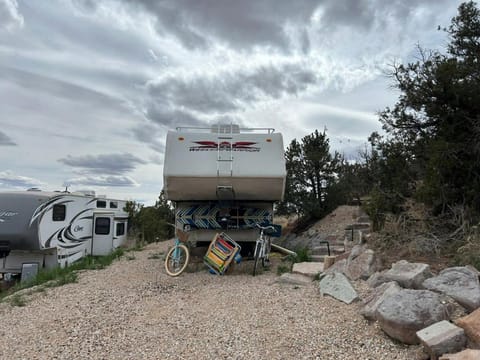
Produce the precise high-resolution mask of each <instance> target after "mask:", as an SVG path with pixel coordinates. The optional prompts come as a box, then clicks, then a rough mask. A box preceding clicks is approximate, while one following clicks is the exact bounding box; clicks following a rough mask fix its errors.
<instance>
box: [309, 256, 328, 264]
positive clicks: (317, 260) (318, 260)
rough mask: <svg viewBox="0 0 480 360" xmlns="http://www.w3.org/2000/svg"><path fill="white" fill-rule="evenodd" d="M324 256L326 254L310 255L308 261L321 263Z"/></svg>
mask: <svg viewBox="0 0 480 360" xmlns="http://www.w3.org/2000/svg"><path fill="white" fill-rule="evenodd" d="M325 256H327V255H310V261H311V262H320V263H323V260H324V259H325Z"/></svg>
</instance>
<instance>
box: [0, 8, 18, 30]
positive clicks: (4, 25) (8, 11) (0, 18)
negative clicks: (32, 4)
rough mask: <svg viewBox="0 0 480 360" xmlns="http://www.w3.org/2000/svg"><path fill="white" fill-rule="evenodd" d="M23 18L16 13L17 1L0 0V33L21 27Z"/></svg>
mask: <svg viewBox="0 0 480 360" xmlns="http://www.w3.org/2000/svg"><path fill="white" fill-rule="evenodd" d="M23 23H24V20H23V16H22V14H20V12H19V11H18V3H17V0H0V31H1V30H2V29H3V30H7V31H9V32H12V31H14V30H15V29H17V28H21V27H23Z"/></svg>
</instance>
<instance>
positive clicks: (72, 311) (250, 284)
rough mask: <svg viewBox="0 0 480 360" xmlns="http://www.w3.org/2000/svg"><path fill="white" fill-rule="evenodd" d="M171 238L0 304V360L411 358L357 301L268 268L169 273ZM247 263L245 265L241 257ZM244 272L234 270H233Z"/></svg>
mask: <svg viewBox="0 0 480 360" xmlns="http://www.w3.org/2000/svg"><path fill="white" fill-rule="evenodd" d="M167 246H169V243H168V242H165V243H159V244H152V245H149V246H147V247H146V248H145V249H144V250H143V251H139V252H135V253H128V255H127V256H125V257H124V258H122V259H121V260H119V261H116V262H115V263H114V264H112V265H111V266H110V267H108V268H107V269H104V270H99V271H85V272H83V273H81V274H80V276H79V281H78V283H75V284H68V285H65V286H63V287H59V288H50V289H47V290H46V291H44V292H37V293H34V294H32V295H30V296H28V297H27V304H26V306H24V307H12V306H11V305H9V304H5V303H2V304H0V318H1V319H2V320H1V322H0V338H1V339H2V342H1V345H0V358H1V359H21V358H25V359H27V358H28V359H52V358H57V359H87V358H88V359H219V358H220V359H250V358H254V357H260V358H265V359H299V358H300V359H389V360H390V359H415V358H416V357H417V355H418V352H419V348H418V347H405V346H403V345H399V344H397V343H394V342H392V341H391V340H390V339H388V338H387V337H386V336H385V335H384V334H383V333H382V332H381V331H380V330H379V329H378V328H377V327H376V326H375V325H371V324H368V323H367V322H366V321H365V320H364V319H363V318H362V317H361V316H359V315H358V314H357V306H358V305H345V304H343V303H340V302H338V301H335V300H333V299H332V298H329V297H321V296H320V295H319V293H318V289H317V286H318V285H317V284H316V283H312V285H311V286H305V287H298V286H293V285H281V284H278V283H276V282H275V280H276V278H277V275H276V274H275V272H274V271H270V272H265V273H264V274H262V275H260V276H256V277H252V276H251V275H250V274H247V273H240V274H239V273H238V272H239V271H235V272H234V273H233V274H230V275H226V276H223V277H220V276H216V275H212V274H210V273H208V272H207V271H206V270H201V271H198V272H194V273H185V274H182V275H181V276H180V277H178V278H172V277H169V276H167V275H166V273H165V271H164V270H163V262H162V260H160V259H155V257H158V256H157V255H158V254H160V253H162V252H163V251H165V249H166V248H167ZM243 266H244V267H248V266H249V264H248V263H246V262H245V263H244V265H243ZM240 272H241V271H240Z"/></svg>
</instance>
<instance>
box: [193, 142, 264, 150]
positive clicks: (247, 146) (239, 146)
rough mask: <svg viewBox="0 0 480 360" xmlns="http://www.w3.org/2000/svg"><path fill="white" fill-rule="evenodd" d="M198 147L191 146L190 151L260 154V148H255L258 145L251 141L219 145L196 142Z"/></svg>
mask: <svg viewBox="0 0 480 360" xmlns="http://www.w3.org/2000/svg"><path fill="white" fill-rule="evenodd" d="M194 143H195V144H198V145H197V146H191V147H190V151H217V150H229V151H230V150H231V151H248V152H259V151H260V148H259V147H256V146H253V145H255V144H256V143H255V142H251V141H237V142H234V143H230V142H228V141H222V142H221V143H217V142H215V141H194Z"/></svg>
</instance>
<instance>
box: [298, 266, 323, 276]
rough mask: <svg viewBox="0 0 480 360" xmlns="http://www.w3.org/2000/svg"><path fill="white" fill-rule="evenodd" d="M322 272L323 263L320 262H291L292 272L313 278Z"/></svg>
mask: <svg viewBox="0 0 480 360" xmlns="http://www.w3.org/2000/svg"><path fill="white" fill-rule="evenodd" d="M322 272H323V263H320V262H301V263H295V264H293V268H292V273H293V274H300V275H304V276H309V277H311V278H314V277H315V276H317V275H318V274H320V273H322Z"/></svg>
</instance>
